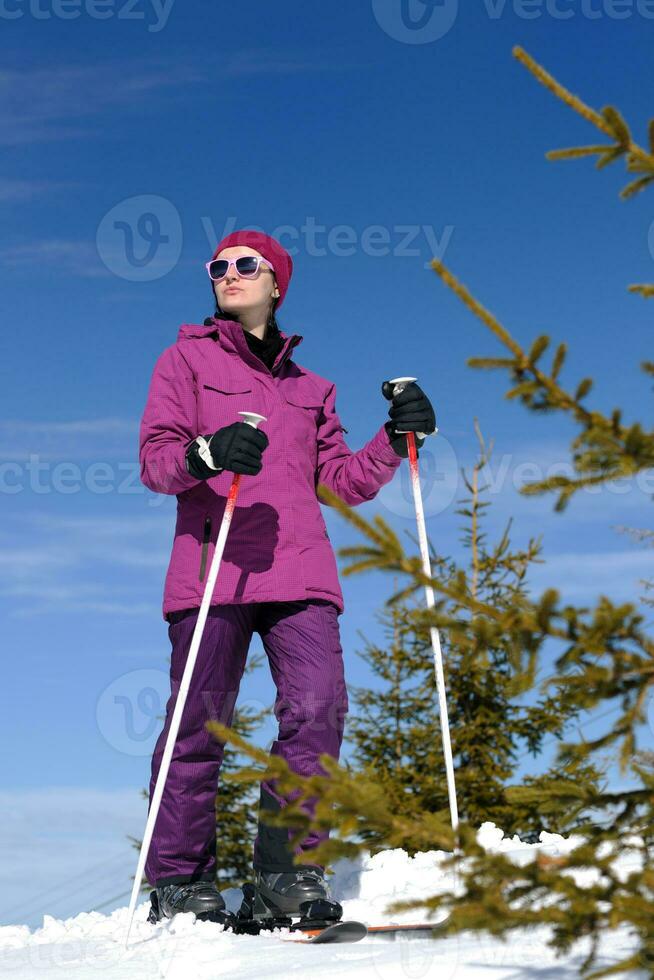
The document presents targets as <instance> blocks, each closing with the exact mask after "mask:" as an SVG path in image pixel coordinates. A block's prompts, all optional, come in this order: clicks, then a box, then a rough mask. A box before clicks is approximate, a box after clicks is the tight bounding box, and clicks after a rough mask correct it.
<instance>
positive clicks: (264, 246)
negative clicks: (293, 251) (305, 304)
mask: <svg viewBox="0 0 654 980" xmlns="http://www.w3.org/2000/svg"><path fill="white" fill-rule="evenodd" d="M233 245H248V246H249V247H250V248H256V250H257V252H260V253H261V255H263V257H264V259H268V261H269V262H270V264H271V265H272V267H273V269H274V270H275V279H276V280H277V285H278V287H279V299H278V300H277V306H276V308H275V311H277V310H278V309H279V307H280V306H281V305H282V303H283V302H284V297H285V296H286V291H287V289H288V284H289V282H290V281H291V276H292V275H293V259H292V258H291V256H290V255H289V254H288V252H287V251H286V249H285V248H283V247H282V246H281V245H280V244H279V242H278V241H277V239H276V238H273V237H272V236H271V235H266V234H264V232H262V231H249V230H248V229H247V228H244V229H242V230H241V231H233V232H231V234H229V235H226V236H225V238H223V240H222V241H220V242H218V245H217V246H216V250H215V252H214V253H213V255H212V259H215V258H216V256H217V255H218V253H219V252H221V251H222V250H223V249H224V248H231V247H232V246H233Z"/></svg>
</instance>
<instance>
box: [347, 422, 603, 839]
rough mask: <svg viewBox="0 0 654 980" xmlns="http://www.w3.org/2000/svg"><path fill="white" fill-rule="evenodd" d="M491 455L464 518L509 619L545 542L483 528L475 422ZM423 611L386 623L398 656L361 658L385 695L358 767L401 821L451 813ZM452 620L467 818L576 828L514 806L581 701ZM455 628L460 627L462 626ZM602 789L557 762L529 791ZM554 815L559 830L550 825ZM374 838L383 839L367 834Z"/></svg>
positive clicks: (476, 581) (443, 577) (390, 614)
mask: <svg viewBox="0 0 654 980" xmlns="http://www.w3.org/2000/svg"><path fill="white" fill-rule="evenodd" d="M475 430H476V433H477V438H478V440H479V444H480V454H479V457H478V459H477V462H476V463H475V465H474V467H473V471H472V476H471V478H470V479H469V478H468V477H467V475H466V473H465V472H463V471H462V476H463V480H464V483H465V485H466V487H467V489H468V491H469V494H470V496H469V497H468V498H465V499H464V500H463V501H461V505H462V506H461V507H460V508H459V509H458V510H457V513H458V514H461V515H462V516H463V517H464V518H465V524H464V529H463V545H464V547H465V549H466V550H467V551H468V552H469V555H470V562H469V571H468V578H469V583H470V594H471V595H472V597H473V598H475V599H478V600H480V601H482V602H485V603H487V604H489V605H492V606H494V608H495V609H496V610H498V611H502V610H505V611H507V612H509V611H510V610H511V609H512V608H513V607H514V606H515V605H516V603H518V602H524V601H525V598H526V594H527V593H526V581H527V574H528V570H529V567H530V565H531V563H532V562H537V561H538V562H540V561H542V559H540V558H538V555H539V553H540V541H536V540H534V539H533V538H532V539H530V541H529V543H528V546H527V547H526V549H524V550H513V549H512V548H511V544H510V538H509V531H510V527H511V523H512V521H511V520H509V521H508V523H507V526H506V528H505V530H504V532H503V534H502V535H501V536H500V539H499V541H498V542H497V543H496V544H495V546H494V547H493V548H490V549H489V548H488V547H487V544H486V539H487V534H486V532H485V531H484V530H482V525H483V520H484V513H485V510H486V508H488V507H489V502H488V501H487V500H484V499H482V496H483V494H484V492H485V491H486V490H487V489H488V487H487V485H482V484H481V483H480V478H481V474H482V472H483V470H484V468H485V466H486V465H487V464H488V463H489V461H490V458H491V455H492V443H491V445H490V447H489V448H488V449H487V448H486V446H485V443H484V439H483V436H482V434H481V432H480V430H479V426H478V423H477V420H476V419H475ZM431 566H432V572H433V575H434V577H435V578H438V580H439V581H440V582H441V583H446V584H447V585H448V586H449V587H450V588H452V589H453V588H454V587H455V583H456V580H457V577H458V575H459V569H458V568H457V565H456V563H455V562H454V561H453V560H452V559H444V558H441V557H440V556H438V555H436V554H433V553H432V554H431ZM423 607H424V603H419V604H413V603H412V604H411V605H409V604H408V602H407V601H406V600H404V601H403V602H396V603H394V604H392V605H391V606H390V609H389V610H388V611H386V610H385V611H384V613H382V615H381V616H380V617H379V618H380V619H381V621H382V623H383V624H384V626H385V629H386V633H387V635H388V637H389V646H388V649H386V648H385V647H378V646H376V645H374V644H367V648H366V651H365V653H364V654H362V655H361V656H362V657H363V659H364V660H365V661H366V663H367V664H368V666H369V667H370V670H371V672H372V674H373V675H374V676H375V677H377V678H378V679H379V681H381V687H379V686H377V687H375V688H358V689H356V690H355V692H354V693H355V703H356V706H357V708H358V713H357V714H355V715H354V716H351V717H350V719H349V721H348V730H347V731H348V739H349V740H351V741H352V742H353V743H354V746H355V749H354V753H353V761H354V763H355V764H356V765H357V766H359V767H360V769H361V771H362V772H363V773H364V774H365V775H366V776H367V777H369V778H371V779H375V778H376V779H378V780H379V781H380V782H381V784H382V785H383V787H384V790H385V792H386V793H387V795H388V798H389V799H390V800H392V803H393V806H394V807H395V809H396V812H397V813H402V814H407V815H411V813H413V812H418V811H420V810H427V811H430V812H439V811H442V812H446V810H447V808H448V799H447V784H446V775H445V764H444V756H443V747H442V742H441V736H440V723H439V716H438V695H437V689H436V679H435V671H434V663H433V655H432V649H431V641H430V636H429V625H430V624H429V622H428V621H427V620H426V619H425V614H424V608H423ZM441 615H443V616H447V621H448V628H447V630H446V631H445V632H444V633H443V636H442V638H441V647H442V651H443V660H444V664H445V669H446V684H447V702H448V715H449V722H450V736H451V742H452V752H453V757H454V767H455V771H456V785H457V803H458V809H459V814H460V816H461V817H462V818H463V819H465V820H468V821H470V822H471V823H473V824H475V825H477V826H478V825H480V824H481V823H483V822H484V821H486V820H492V821H493V822H494V823H496V824H497V825H498V826H501V827H502V828H503V829H504V830H505V831H506V832H507V833H512V834H513V833H521V834H524V835H533V834H536V835H537V834H538V833H539V832H540V831H541V830H543V829H545V830H553V831H558V832H562V831H564V830H565V829H569V828H570V827H572V826H573V825H574V818H575V817H576V815H577V806H576V805H575V804H574V802H571V805H569V806H567V807H564V806H557V808H556V813H555V814H552V815H550V814H548V813H542V812H540V810H539V809H538V808H534V807H533V806H532V805H531V803H530V802H528V800H526V799H525V800H524V802H522V803H519V802H517V801H516V800H515V799H512V798H511V786H512V780H514V779H515V773H516V768H517V766H518V763H519V761H520V760H521V758H522V757H523V756H524V755H525V754H531V755H532V756H534V757H536V756H538V755H539V754H540V753H541V751H542V748H543V743H544V741H545V739H546V738H552V737H554V738H561V737H562V736H563V733H564V731H565V730H566V728H567V726H568V725H569V724H570V721H571V720H573V719H575V718H576V717H577V716H578V714H579V704H578V703H576V701H575V699H570V698H566V697H565V696H564V692H561V691H559V692H555V693H554V694H551V693H540V692H539V691H538V690H537V689H536V687H535V680H534V677H533V671H527V672H525V673H523V674H521V675H519V674H518V673H516V670H515V662H514V657H513V656H512V651H511V644H510V642H507V638H506V636H505V635H503V634H499V635H497V636H494V637H493V638H492V639H491V641H490V642H487V638H486V636H485V634H484V633H483V632H481V633H480V632H479V624H477V625H475V624H473V622H472V619H471V617H470V615H469V613H467V612H466V609H465V607H464V605H462V604H461V603H460V602H458V601H457V600H456V599H446V600H445V601H444V602H443V603H442V605H441ZM453 622H456V628H454V629H453V628H452V626H451V624H452V623H453ZM580 774H583V778H584V780H585V781H586V782H587V784H593V785H597V782H598V778H599V773H598V772H597V770H596V769H595V768H594V767H589V766H587V765H585V764H582V763H580V762H576V763H571V764H568V765H567V766H565V767H561V766H560V765H559V764H556V763H555V764H554V766H553V767H552V768H551V769H550V770H549V771H548V772H546V773H545V774H544V775H541V776H531V777H529V778H528V779H527V780H526V781H525V782H524V785H526V786H535V785H540V783H541V782H542V781H543V780H545V781H549V780H552V779H557V780H559V781H560V782H564V781H565V780H576V779H577V778H578V777H579V775H580ZM551 816H552V817H554V818H555V823H554V825H551V823H550V817H551ZM363 839H365V840H367V841H369V842H370V841H373V840H374V833H372V832H371V833H366V832H365V831H364V833H363Z"/></svg>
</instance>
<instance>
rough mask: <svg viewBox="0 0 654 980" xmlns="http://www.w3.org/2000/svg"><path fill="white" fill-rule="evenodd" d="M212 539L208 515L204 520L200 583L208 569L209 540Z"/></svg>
mask: <svg viewBox="0 0 654 980" xmlns="http://www.w3.org/2000/svg"><path fill="white" fill-rule="evenodd" d="M210 538H211V518H210V517H209V515H208V514H207V516H206V517H205V519H204V537H203V539H202V555H201V558H200V581H202V579H203V578H204V573H205V571H206V568H207V551H208V550H209V540H210Z"/></svg>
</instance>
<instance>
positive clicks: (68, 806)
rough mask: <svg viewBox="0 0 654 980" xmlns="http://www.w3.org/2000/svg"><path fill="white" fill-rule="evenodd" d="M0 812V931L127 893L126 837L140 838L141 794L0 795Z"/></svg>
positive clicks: (49, 789) (42, 791)
mask: <svg viewBox="0 0 654 980" xmlns="http://www.w3.org/2000/svg"><path fill="white" fill-rule="evenodd" d="M0 813H1V814H2V817H1V818H0V830H1V832H2V840H3V845H4V847H3V860H2V868H1V869H0V884H1V885H2V887H1V888H0V922H2V923H3V924H7V923H26V924H27V925H29V926H30V927H31V928H34V927H36V926H40V925H41V920H42V918H43V915H44V914H45V913H47V914H50V915H55V916H57V917H60V918H63V917H66V916H68V915H74V914H76V913H77V912H79V911H80V910H83V909H91V908H93V907H94V906H95V905H99V904H101V903H102V902H103V900H106V899H109V898H112V897H113V896H114V895H117V894H119V893H122V892H125V891H129V889H130V886H131V880H130V876H131V875H133V874H134V870H135V868H136V860H137V852H136V850H135V849H134V848H133V847H132V845H131V843H130V841H129V839H128V835H132V836H134V837H138V836H139V835H140V834H141V833H142V831H143V825H144V822H145V818H146V815H147V801H146V800H144V799H143V798H142V796H141V794H140V788H138V787H135V788H133V789H116V790H104V789H92V788H88V789H86V788H81V787H79V786H45V787H43V786H39V787H38V788H37V789H34V790H32V789H15V790H3V791H1V792H0ZM44 814H47V819H44ZM117 904H118V905H124V904H126V900H125V899H124V898H123V900H122V901H120V902H118V903H117Z"/></svg>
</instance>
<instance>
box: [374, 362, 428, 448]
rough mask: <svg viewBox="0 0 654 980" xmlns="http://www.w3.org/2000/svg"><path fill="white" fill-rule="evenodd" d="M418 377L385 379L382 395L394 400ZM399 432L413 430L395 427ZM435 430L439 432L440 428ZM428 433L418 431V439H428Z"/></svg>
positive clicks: (416, 434)
mask: <svg viewBox="0 0 654 980" xmlns="http://www.w3.org/2000/svg"><path fill="white" fill-rule="evenodd" d="M417 380H418V379H417V378H408V377H403V378H391V380H390V381H384V382H383V384H382V395H383V396H384V398H387V399H388V401H392V400H393V398H394V397H395V395H399V393H400V392H401V391H404V389H405V388H406V386H407V385H408V384H411V382H412V381H417ZM395 431H396V432H397V433H401V432H412V431H413V430H412V429H395ZM434 432H438V429H434ZM427 435H428V433H426V432H416V433H415V436H416V439H426V438H427Z"/></svg>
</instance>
